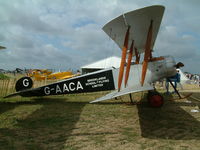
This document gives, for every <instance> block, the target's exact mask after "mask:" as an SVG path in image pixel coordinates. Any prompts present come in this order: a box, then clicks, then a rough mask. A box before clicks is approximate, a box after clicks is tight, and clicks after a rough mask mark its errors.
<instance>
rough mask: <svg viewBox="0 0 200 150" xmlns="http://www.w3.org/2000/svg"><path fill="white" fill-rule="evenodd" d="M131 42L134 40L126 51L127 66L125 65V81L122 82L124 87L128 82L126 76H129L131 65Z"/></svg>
mask: <svg viewBox="0 0 200 150" xmlns="http://www.w3.org/2000/svg"><path fill="white" fill-rule="evenodd" d="M133 43H134V41H132V43H131V47H130V51H129V53H128V62H127V66H126V74H125V82H124V83H125V87H126V85H127V82H128V77H129V72H130V67H131V60H132V57H133Z"/></svg>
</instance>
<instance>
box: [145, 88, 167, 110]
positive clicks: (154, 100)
mask: <svg viewBox="0 0 200 150" xmlns="http://www.w3.org/2000/svg"><path fill="white" fill-rule="evenodd" d="M147 99H148V103H149V105H150V106H151V107H155V108H159V107H162V105H163V104H164V99H163V97H162V96H161V95H160V94H159V93H158V92H156V91H149V92H148V96H147Z"/></svg>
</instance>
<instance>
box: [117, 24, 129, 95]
mask: <svg viewBox="0 0 200 150" xmlns="http://www.w3.org/2000/svg"><path fill="white" fill-rule="evenodd" d="M129 31H130V26H128V29H127V31H126V35H125V39H124V45H123V49H122V57H121V64H120V68H119V77H118V92H119V91H120V88H121V84H122V79H123V75H124V65H125V62H126V53H127V49H128V40H129Z"/></svg>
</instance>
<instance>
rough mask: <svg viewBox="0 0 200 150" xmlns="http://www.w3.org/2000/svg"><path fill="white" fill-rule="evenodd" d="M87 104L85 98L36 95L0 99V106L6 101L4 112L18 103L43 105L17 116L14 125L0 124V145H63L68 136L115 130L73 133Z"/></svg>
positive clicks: (42, 146) (34, 147)
mask: <svg viewBox="0 0 200 150" xmlns="http://www.w3.org/2000/svg"><path fill="white" fill-rule="evenodd" d="M86 104H88V102H70V101H66V98H65V99H64V98H61V99H59V98H42V99H39V98H37V99H34V101H31V102H18V103H9V102H4V103H0V108H3V106H8V105H9V106H8V107H7V109H4V110H3V111H4V112H6V111H8V110H10V109H14V108H16V107H18V106H21V105H25V106H27V105H42V107H41V108H40V109H37V110H36V111H34V112H33V113H31V114H30V115H29V116H28V117H26V118H25V119H17V120H16V124H15V129H10V128H0V137H1V139H0V145H1V147H2V148H4V149H18V148H19V147H20V148H21V149H28V148H30V147H31V148H32V149H62V148H64V147H65V146H66V141H67V140H68V138H69V137H73V136H90V135H91V136H93V135H107V134H117V133H113V132H97V133H96V132H95V133H72V131H73V130H75V129H77V128H76V127H75V125H76V123H77V122H78V121H79V119H80V114H81V112H82V110H83V108H84V107H85V105H86ZM89 105H90V104H89ZM61 106H62V107H61ZM60 107H61V108H62V109H61V108H60ZM2 113H3V112H2ZM48 116H49V117H48ZM19 143H20V144H19Z"/></svg>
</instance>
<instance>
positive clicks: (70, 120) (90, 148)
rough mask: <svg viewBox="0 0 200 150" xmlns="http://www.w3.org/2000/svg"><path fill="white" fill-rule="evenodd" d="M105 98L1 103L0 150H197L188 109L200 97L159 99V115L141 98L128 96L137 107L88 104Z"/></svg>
mask: <svg viewBox="0 0 200 150" xmlns="http://www.w3.org/2000/svg"><path fill="white" fill-rule="evenodd" d="M104 94H105V93H90V94H80V95H68V96H54V97H47V98H20V97H17V98H12V99H2V98H1V100H0V149H2V150H7V149H10V150H13V149H17V150H23V149H30V150H39V149H51V150H54V149H55V150H59V149H66V150H76V149H83V150H94V149H100V150H110V149H111V150H112V149H113V150H114V149H115V150H116V149H117V150H118V149H119V150H124V149H127V150H129V149H131V150H132V149H136V150H137V149H138V150H140V149H141V150H143V149H146V150H155V149H156V150H157V149H159V150H160V149H161V150H162V149H163V150H173V149H177V150H179V149H181V150H185V149H188V150H191V149H194V150H199V148H200V122H199V121H200V113H191V109H194V108H196V109H197V108H198V107H200V106H199V105H200V101H199V96H200V93H198V92H197V93H194V94H193V95H192V97H190V98H188V101H191V103H187V102H186V99H182V100H177V101H172V100H171V99H173V97H172V95H164V96H165V98H166V102H165V105H164V106H163V107H162V108H159V109H155V108H150V107H149V106H148V105H147V102H146V101H145V99H146V94H145V93H137V94H133V97H134V99H135V100H137V101H139V100H140V99H142V100H141V104H138V105H129V104H126V103H124V102H127V101H128V96H124V97H122V98H121V99H119V100H110V101H108V102H104V103H99V104H89V103H88V102H90V101H91V100H94V99H95V98H97V97H100V96H102V95H104ZM184 94H187V93H183V95H184ZM174 97H175V96H174ZM122 100H123V101H122Z"/></svg>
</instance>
